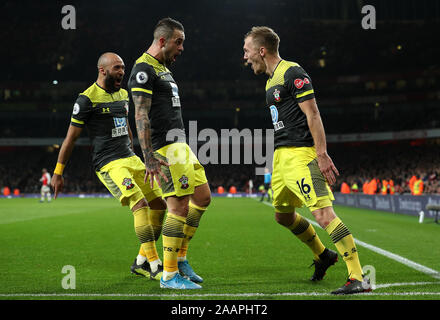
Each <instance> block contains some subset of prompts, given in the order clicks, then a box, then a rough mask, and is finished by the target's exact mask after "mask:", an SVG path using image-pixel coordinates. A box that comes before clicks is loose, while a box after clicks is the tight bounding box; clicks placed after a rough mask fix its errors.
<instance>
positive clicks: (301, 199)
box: [266, 60, 362, 281]
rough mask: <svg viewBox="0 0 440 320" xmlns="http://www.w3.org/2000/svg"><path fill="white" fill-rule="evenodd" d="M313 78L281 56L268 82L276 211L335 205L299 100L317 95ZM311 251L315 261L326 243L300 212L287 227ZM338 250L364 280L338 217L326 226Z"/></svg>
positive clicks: (352, 274)
mask: <svg viewBox="0 0 440 320" xmlns="http://www.w3.org/2000/svg"><path fill="white" fill-rule="evenodd" d="M314 97H315V93H314V90H313V87H312V80H311V79H310V77H309V75H308V74H307V73H306V72H305V71H304V69H303V68H302V67H301V66H300V65H299V64H297V63H295V62H289V61H285V60H281V61H280V62H279V63H278V65H277V67H276V68H275V71H274V73H273V75H272V76H271V77H270V78H269V79H268V80H267V83H266V102H267V104H268V106H269V110H270V114H271V117H272V123H273V126H274V131H275V133H274V142H275V152H274V159H273V173H272V189H273V206H274V208H275V211H276V212H279V213H293V212H295V208H299V207H302V206H303V204H305V205H306V206H307V207H308V208H309V209H310V211H312V212H313V211H315V210H317V209H321V208H325V207H330V206H332V201H333V200H334V196H333V193H332V191H331V189H330V187H329V185H328V183H327V181H326V179H325V178H324V176H323V175H322V173H321V170H320V169H319V166H318V161H317V155H316V149H315V146H314V141H313V137H312V134H311V132H310V129H309V126H308V123H307V117H306V115H305V114H304V112H303V111H302V110H301V108H300V106H299V104H300V103H301V102H304V101H306V100H309V99H313V98H314ZM288 229H290V230H291V231H292V232H293V233H294V234H295V235H296V236H297V237H298V238H299V239H300V240H301V241H303V242H304V243H305V244H307V245H308V246H309V247H310V249H311V250H312V252H313V254H314V256H315V260H316V261H319V256H320V254H321V253H323V252H324V249H325V248H324V246H323V244H322V243H321V241H320V239H319V237H318V236H317V234H316V232H315V230H314V228H313V226H312V225H311V224H310V223H309V222H308V221H307V220H306V219H304V218H303V217H301V216H300V215H299V214H296V219H295V221H294V223H293V224H292V225H291V226H289V227H288ZM326 231H327V232H328V233H329V234H330V236H331V238H332V240H333V242H334V243H335V246H336V247H337V249H338V251H339V253H340V254H341V255H342V256H343V258H344V260H345V262H346V264H347V268H348V272H349V275H350V277H353V278H355V279H357V280H360V281H362V268H361V266H360V263H359V259H358V255H357V249H356V246H355V244H354V240H353V236H352V235H351V233H350V232H349V230H348V229H347V227H346V226H345V225H344V224H343V223H342V221H341V220H340V219H339V218H335V219H334V220H332V221H331V223H330V224H329V225H328V226H327V227H326Z"/></svg>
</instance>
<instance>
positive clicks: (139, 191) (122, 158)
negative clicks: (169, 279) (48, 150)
mask: <svg viewBox="0 0 440 320" xmlns="http://www.w3.org/2000/svg"><path fill="white" fill-rule="evenodd" d="M124 73H125V65H124V62H123V61H122V59H121V57H119V56H118V55H117V54H115V53H112V52H107V53H104V54H102V55H101V56H100V57H99V60H98V79H97V80H96V82H94V83H93V84H92V85H91V86H90V87H89V88H88V89H87V90H85V91H84V92H82V93H80V94H79V96H78V98H77V100H76V102H75V104H74V106H73V112H72V117H71V121H70V126H69V129H68V131H67V135H66V138H65V139H64V141H63V144H62V146H61V149H60V152H59V155H58V160H57V164H56V167H55V171H54V175H53V177H52V181H51V185H52V187H53V189H54V193H55V199H56V198H57V196H58V194H59V193H60V192H61V191H62V190H63V186H64V179H63V176H62V175H63V171H64V167H65V166H66V163H67V161H68V160H69V158H70V155H71V153H72V151H73V148H74V144H75V142H76V140H77V139H78V137H79V136H80V135H81V132H82V130H83V128H84V127H87V128H88V131H89V135H90V139H91V144H92V148H93V149H92V162H93V166H94V170H95V172H96V175H97V176H98V178H99V179H100V180H101V182H102V183H103V184H104V185H105V186H106V187H107V189H108V190H109V191H110V192H111V194H112V195H113V196H114V197H115V198H116V199H118V200H119V201H120V202H121V204H122V205H123V206H129V208H130V209H131V211H132V212H133V216H134V226H135V232H136V235H137V237H138V239H139V242H140V247H141V248H140V250H141V251H142V253H143V254H144V255H145V257H146V259H148V268H141V267H140V266H137V264H136V260H135V267H134V268H133V267H132V269H131V271H132V272H133V273H136V274H140V275H143V276H148V277H149V278H151V279H154V280H159V279H160V277H161V276H162V262H161V260H160V258H159V256H158V254H157V249H156V240H157V239H156V238H155V234H160V231H158V230H157V228H159V227H161V223H157V224H156V225H154V224H153V223H151V220H150V219H149V211H154V212H155V213H156V214H157V215H159V216H160V215H162V216H163V215H164V214H165V211H166V203H165V201H164V200H163V199H162V192H161V190H160V188H159V186H158V185H157V183H156V184H155V185H154V186H153V187H152V186H151V185H150V184H149V183H147V182H145V181H144V177H145V166H144V164H143V162H142V160H141V159H140V158H139V157H138V156H136V155H135V153H134V152H133V136H132V132H131V130H130V126H129V121H128V103H129V98H128V93H127V91H126V90H124V89H122V88H121V82H122V79H123V77H124ZM102 227H103V228H105V221H103V223H102Z"/></svg>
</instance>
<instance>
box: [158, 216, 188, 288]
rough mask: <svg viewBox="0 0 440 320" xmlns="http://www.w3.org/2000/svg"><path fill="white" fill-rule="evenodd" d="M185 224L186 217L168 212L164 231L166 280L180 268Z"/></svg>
mask: <svg viewBox="0 0 440 320" xmlns="http://www.w3.org/2000/svg"><path fill="white" fill-rule="evenodd" d="M184 224H185V218H184V217H181V216H178V215H176V214H174V213H171V212H168V214H167V217H166V219H165V223H164V225H163V233H162V242H163V270H164V274H163V276H164V279H165V280H169V279H171V278H172V276H174V274H175V273H176V272H177V271H178V270H179V268H178V266H177V255H178V252H179V250H180V247H181V246H182V240H183V237H184V234H183V226H184Z"/></svg>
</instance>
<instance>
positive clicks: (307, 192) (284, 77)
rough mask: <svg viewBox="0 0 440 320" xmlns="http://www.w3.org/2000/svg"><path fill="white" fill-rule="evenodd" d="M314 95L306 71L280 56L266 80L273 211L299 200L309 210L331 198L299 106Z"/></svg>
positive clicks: (289, 209)
mask: <svg viewBox="0 0 440 320" xmlns="http://www.w3.org/2000/svg"><path fill="white" fill-rule="evenodd" d="M314 97H315V95H314V90H313V87H312V81H311V79H310V77H309V75H308V74H307V73H306V72H305V71H304V69H303V68H302V67H301V66H300V65H299V64H297V63H295V62H289V61H286V60H281V61H280V62H279V63H278V65H277V67H276V68H275V71H274V73H273V75H272V76H271V77H270V78H269V79H268V80H267V83H266V102H267V104H268V106H269V111H270V114H271V117H272V123H273V126H274V130H275V133H274V142H275V152H274V162H273V174H272V189H273V205H274V207H275V208H276V210H277V212H281V213H283V212H286V213H288V212H294V210H295V207H301V206H302V205H303V203H304V204H305V205H306V206H307V207H309V208H310V209H311V210H312V211H313V210H315V209H319V208H323V207H326V206H329V205H331V201H332V200H334V198H333V194H332V192H331V190H330V188H329V186H328V184H327V183H326V181H325V179H324V177H323V176H322V174H321V171H320V170H319V167H318V162H317V160H316V151H315V147H314V142H313V137H312V134H311V132H310V129H309V126H308V123H307V117H306V115H305V114H304V112H303V111H302V110H301V108H300V107H299V103H301V102H303V101H306V100H309V99H313V98H314Z"/></svg>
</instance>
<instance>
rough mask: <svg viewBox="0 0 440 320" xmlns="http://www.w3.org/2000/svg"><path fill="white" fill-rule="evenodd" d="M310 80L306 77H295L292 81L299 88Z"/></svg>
mask: <svg viewBox="0 0 440 320" xmlns="http://www.w3.org/2000/svg"><path fill="white" fill-rule="evenodd" d="M309 83H310V80H309V79H307V78H304V79H295V81H294V82H293V84H294V85H295V87H296V88H297V89H301V88H302V87H304V85H305V84H309Z"/></svg>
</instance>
